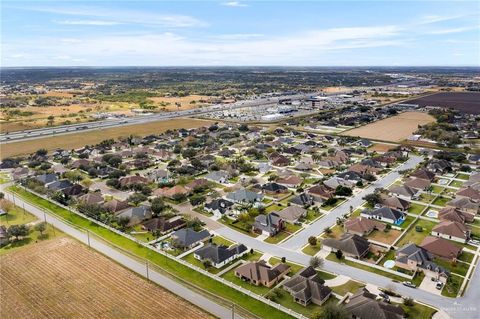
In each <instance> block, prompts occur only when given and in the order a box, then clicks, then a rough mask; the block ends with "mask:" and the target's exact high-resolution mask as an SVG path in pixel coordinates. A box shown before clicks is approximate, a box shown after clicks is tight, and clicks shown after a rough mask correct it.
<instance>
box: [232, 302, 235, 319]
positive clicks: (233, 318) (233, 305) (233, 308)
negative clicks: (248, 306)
mask: <svg viewBox="0 0 480 319" xmlns="http://www.w3.org/2000/svg"><path fill="white" fill-rule="evenodd" d="M232 319H235V304H232Z"/></svg>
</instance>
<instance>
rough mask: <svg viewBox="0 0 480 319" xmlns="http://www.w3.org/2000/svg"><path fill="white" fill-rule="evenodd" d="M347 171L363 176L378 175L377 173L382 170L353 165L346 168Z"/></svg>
mask: <svg viewBox="0 0 480 319" xmlns="http://www.w3.org/2000/svg"><path fill="white" fill-rule="evenodd" d="M348 171H350V172H355V173H358V174H361V175H365V174H372V175H375V174H378V173H379V172H381V171H382V169H381V168H378V167H372V166H368V165H363V164H353V165H352V166H350V167H349V168H348Z"/></svg>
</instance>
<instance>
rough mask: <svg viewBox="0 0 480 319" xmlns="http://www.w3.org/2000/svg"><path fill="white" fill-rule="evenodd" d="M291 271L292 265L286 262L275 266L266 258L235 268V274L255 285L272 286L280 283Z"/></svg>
mask: <svg viewBox="0 0 480 319" xmlns="http://www.w3.org/2000/svg"><path fill="white" fill-rule="evenodd" d="M289 271H290V266H288V265H287V264H284V263H279V264H276V265H275V266H273V267H270V266H268V265H267V263H266V262H265V261H264V260H260V261H252V262H249V263H245V264H243V265H241V266H239V267H237V268H236V269H235V276H237V277H238V278H240V279H241V280H243V281H246V282H248V283H250V284H252V285H255V286H265V287H272V286H273V285H275V284H277V283H279V282H280V281H281V280H282V279H283V278H284V277H285V275H286V274H287V273H288V272H289Z"/></svg>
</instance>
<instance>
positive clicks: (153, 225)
mask: <svg viewBox="0 0 480 319" xmlns="http://www.w3.org/2000/svg"><path fill="white" fill-rule="evenodd" d="M185 225H186V222H185V220H184V219H183V218H182V216H174V217H170V218H166V217H155V218H152V219H150V220H147V221H145V222H143V223H142V227H143V228H144V229H146V230H148V231H150V232H152V233H153V232H159V233H160V234H166V233H168V232H171V231H173V230H177V229H180V228H182V227H185Z"/></svg>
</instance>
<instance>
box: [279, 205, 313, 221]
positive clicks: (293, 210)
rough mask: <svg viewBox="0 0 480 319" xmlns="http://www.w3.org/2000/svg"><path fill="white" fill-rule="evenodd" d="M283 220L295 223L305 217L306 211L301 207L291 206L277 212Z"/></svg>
mask: <svg viewBox="0 0 480 319" xmlns="http://www.w3.org/2000/svg"><path fill="white" fill-rule="evenodd" d="M277 214H278V216H280V217H281V218H282V219H283V220H285V221H287V222H289V223H295V222H297V221H298V219H299V218H302V217H306V216H307V210H306V209H305V208H303V207H300V206H296V205H291V206H287V207H286V208H284V209H282V210H281V211H278V212H277Z"/></svg>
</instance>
